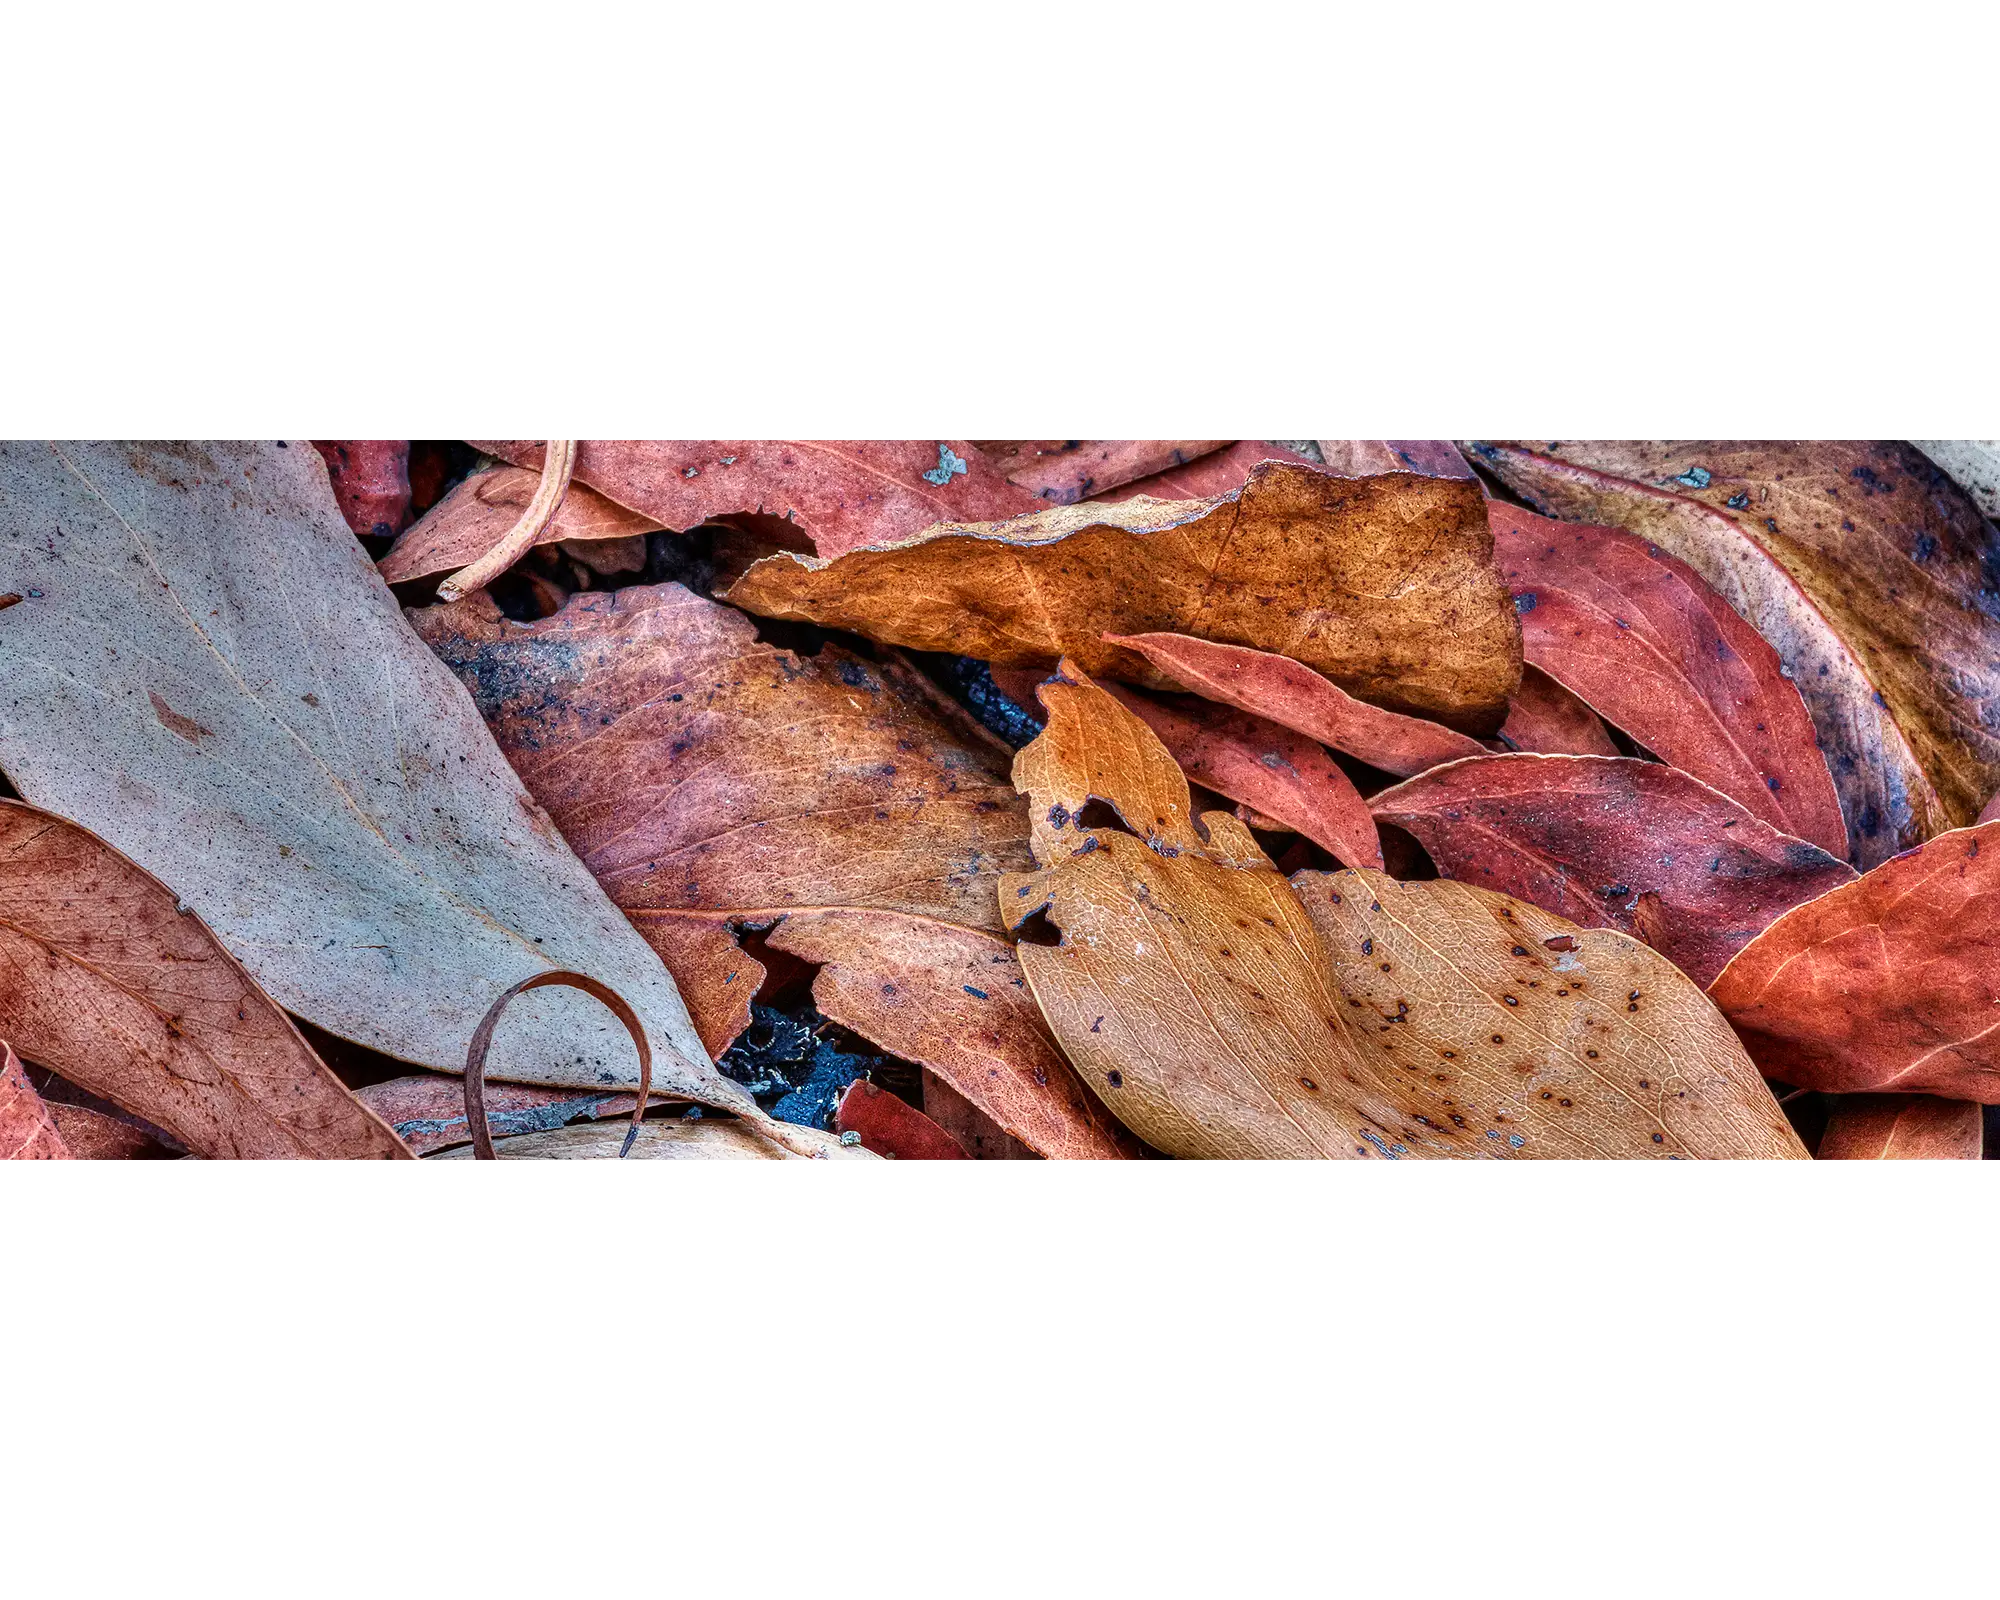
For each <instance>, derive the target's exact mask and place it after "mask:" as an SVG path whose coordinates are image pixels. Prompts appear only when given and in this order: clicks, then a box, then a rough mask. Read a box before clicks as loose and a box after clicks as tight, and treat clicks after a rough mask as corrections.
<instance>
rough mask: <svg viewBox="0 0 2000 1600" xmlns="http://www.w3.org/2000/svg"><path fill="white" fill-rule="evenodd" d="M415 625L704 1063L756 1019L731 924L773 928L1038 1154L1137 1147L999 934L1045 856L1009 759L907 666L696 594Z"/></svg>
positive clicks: (859, 1028)
mask: <svg viewBox="0 0 2000 1600" xmlns="http://www.w3.org/2000/svg"><path fill="white" fill-rule="evenodd" d="M412 620H413V622H414V623H415V625H416V628H417V630H418V632H419V633H420V634H422V636H423V637H424V638H425V639H426V640H427V641H428V642H429V643H430V644H431V645H432V646H433V648H435V649H436V650H437V651H438V653H439V654H440V655H441V656H442V657H443V658H444V659H445V660H446V661H447V662H448V663H449V664H450V665H451V666H452V668H453V669H454V670H455V671H457V672H458V673H459V674H460V675H461V676H462V677H463V678H464V680H465V682H466V684H467V685H468V686H469V687H470V688H471V689H472V691H473V693H474V696H475V698H476V699H477V700H478V702H479V705H480V709H481V710H482V711H483V712H484V713H485V715H486V717H487V719H488V722H489V724H490V726H491V727H492V729H493V732H494V735H495V737H497V738H498V739H499V741H500V745H501V748H502V749H503V750H505V751H506V752H507V754H508V756H509V758H510V759H511V760H513V761H514V763H515V764H516V766H517V768H518V770H519V771H520V774H521V776H522V778H523V780H524V781H525V782H526V783H527V785H528V788H529V790H530V792H532V793H533V794H534V795H535V797H536V799H537V800H538V801H539V802H540V803H541V804H542V805H544V806H546V807H547V808H548V810H549V812H550V813H551V814H552V815H553V816H554V817H555V819H556V821H557V823H558V824H559V825H560V826H561V828H562V830H563V832H564V834H565V835H566V836H567V837H568V838H569V839H570V840H571V841H572V842H573V843H574V845H575V846H576V849H577V851H578V853H579V854H580V855H581V856H582V857H583V859H584V861H585V862H586V864H587V865H588V866H589V867H590V869H591V871H592V872H594V873H595V874H596V875H597V878H598V880H599V882H601V883H602V884H603V885H604V887H605V889H606V890H608V891H609V893H610V894H611V897H612V898H613V900H615V901H616V902H617V903H618V904H619V905H620V906H621V907H622V908H623V909H624V910H625V912H626V914H627V915H628V916H629V917H630V918H631V919H632V921H633V922H634V923H635V924H636V925H637V926H638V927H639V929H640V931H641V932H643V933H644V934H645V936H646V937H647V938H648V939H649V940H650V941H652V943H653V945H654V948H655V949H657V950H658V951H659V952H660V955H661V957H662V959H664V960H665V961H666V963H667V965H668V966H669V968H670V969H671V970H672V971H673V972H674V974H675V976H676V978H677V979H678V980H679V981H680V983H681V985H682V989H683V993H684V994H686V995H687V997H688V1000H689V1004H690V1007H691V1009H692V1010H693V1012H694V1014H695V1017H696V1020H697V1022H698V1024H699V1025H700V1027H701V1030H702V1037H703V1040H704V1042H705V1043H706V1044H707V1046H708V1048H709V1049H710V1050H711V1051H713V1052H714V1053H716V1054H720V1053H721V1051H722V1049H723V1048H724V1047H726V1046H727V1044H728V1043H729V1041H730V1040H731V1039H733V1038H735V1036H736V1035H737V1034H738V1033H739V1032H741V1031H742V1029H743V1028H745V1027H747V1026H748V1025H749V1021H750V1001H751V999H752V998H753V997H754V996H755V994H756V992H757V988H758V985H759V984H760V983H761V982H762V980H763V977H764V971H763V967H762V965H761V964H760V963H759V962H758V961H756V960H755V959H754V958H753V957H751V956H750V955H748V954H746V953H745V952H744V951H742V950H741V949H740V948H739V947H738V945H737V943H736V939H735V935H734V932H733V929H734V928H736V927H740V926H746V925H747V926H759V927H763V926H769V925H771V924H774V923H776V924H780V926H778V927H777V928H776V929H775V930H774V931H773V932H772V934H771V935H770V939H771V942H772V943H774V944H775V945H777V947H778V948H779V949H781V950H790V951H793V952H794V953H797V954H799V955H801V956H802V958H804V959H808V960H819V961H823V962H825V963H826V965H825V967H824V969H823V970H822V971H821V973H820V975H819V978H818V979H817V981H816V983H815V986H814V995H815V998H816V1000H817V1002H818V1004H819V1005H820V1007H821V1009H822V1011H823V1013H824V1014H825V1015H827V1016H830V1017H833V1018H834V1019H835V1020H836V1021H838V1022H840V1023H841V1024H842V1025H844V1026H846V1027H849V1028H852V1029H853V1030H854V1031H855V1032H856V1033H859V1034H861V1035H863V1036H864V1037H866V1038H868V1039H870V1040H872V1041H874V1042H875V1043H876V1044H877V1045H879V1046H880V1047H882V1048H883V1049H886V1050H889V1051H891V1052H893V1053H894V1054H897V1055H899V1056H902V1057H904V1058H905V1059H907V1060H912V1061H918V1062H921V1063H922V1064H924V1065H926V1066H928V1067H930V1068H932V1069H933V1070H934V1071H937V1072H939V1073H941V1074H943V1075H945V1076H946V1077H948V1078H949V1079H951V1080H952V1081H953V1082H954V1083H956V1084H958V1085H959V1086H960V1087H961V1088H962V1089H963V1090H964V1092H965V1093H966V1094H968V1095H969V1096H970V1097H972V1098H973V1099H974V1101H975V1102H976V1103H978V1104H980V1105H981V1106H982V1108H983V1109H986V1110H987V1111H988V1112H989V1114H991V1115H993V1116H994V1117H995V1119H996V1120H998V1121H1000V1122H1001V1123H1002V1124H1003V1126H1006V1127H1007V1128H1008V1129H1009V1131H1010V1132H1013V1133H1016V1134H1017V1135H1018V1136H1019V1137H1022V1138H1024V1139H1032V1140H1034V1141H1036V1142H1037V1144H1038V1147H1039V1148H1044V1149H1047V1150H1049V1152H1050V1153H1052V1154H1057V1153H1059V1154H1064V1155H1090V1154H1095V1155H1104V1156H1109V1155H1116V1154H1118V1153H1119V1151H1118V1146H1117V1142H1116V1138H1115V1136H1114V1132H1113V1129H1112V1125H1111V1119H1110V1118H1108V1117H1105V1116H1104V1115H1103V1113H1102V1111H1101V1110H1100V1109H1099V1108H1097V1107H1095V1106H1094V1105H1093V1103H1092V1101H1091V1099H1090V1096H1089V1095H1088V1094H1087V1093H1086V1092H1085V1091H1084V1090H1083V1089H1082V1088H1081V1086H1080V1085H1078V1084H1077V1083H1076V1082H1075V1080H1074V1078H1073V1075H1071V1074H1070V1072H1069V1069H1068V1068H1067V1066H1066V1065H1065V1064H1064V1063H1063V1062H1062V1060H1061V1057H1060V1056H1059V1055H1057V1054H1056V1053H1055V1052H1054V1051H1053V1050H1052V1049H1051V1048H1050V1046H1049V1045H1048V1043H1047V1040H1046V1036H1045V1031H1044V1030H1041V1029H1040V1026H1039V1019H1038V1018H1036V1017H1035V1015H1034V1011H1033V1007H1032V1004H1031V1003H1029V1001H1028V1000H1027V997H1026V995H1025V993H1024V992H1023V991H1022V989H1021V988H1020V987H1019V985H1018V983H1017V981H1016V980H1018V979H1019V977H1020V974H1019V972H1018V970H1017V969H1016V968H1015V965H1014V958H1013V952H1012V950H1011V948H1010V947H1009V946H1008V945H1007V943H1006V942H1005V941H1004V940H1002V939H1000V938H998V937H997V934H998V933H999V931H1000V921H999V913H998V910H997V907H996V904H995V898H994V885H995V883H996V882H997V880H998V875H999V873H1000V872H1002V871H1004V870H1008V869H1011V868H1015V867H1020V866H1024V865H1026V864H1027V861H1028V855H1027V851H1026V831H1027V829H1026V819H1025V816H1024V807H1023V806H1022V804H1021V801H1020V798H1019V797H1018V796H1017V795H1016V794H1015V793H1014V790H1013V787H1012V785H1011V784H1010V783H1009V782H1008V780H1007V778H1006V775H1005V768H1004V765H1003V764H1002V757H1001V755H1000V754H999V753H998V752H996V751H995V750H993V749H992V748H990V747H988V746H985V745H975V744H973V743H971V742H970V741H969V740H967V739H964V738H961V737H960V735H959V733H958V732H957V731H956V730H955V729H954V728H953V727H952V726H951V725H950V724H948V723H947V722H946V721H945V720H944V718H943V717H942V716H941V715H940V714H939V713H938V712H937V710H935V709H934V707H933V705H932V703H931V702H930V700H929V699H928V698H927V696H926V694H925V693H923V692H921V691H919V689H918V688H917V687H916V685H915V684H914V682H913V681H912V678H911V675H910V674H907V673H905V672H904V671H902V670H901V669H900V668H897V667H895V666H893V665H888V664H880V663H873V662H866V661H862V660H860V659H859V658H857V657H855V656H852V655H850V654H848V653H847V652H846V651H844V650H841V649H839V648H838V647H837V646H831V645H830V646H828V647H826V648H825V649H824V650H822V651H821V652H820V654H819V655H817V656H813V657H808V658H800V657H797V656H794V655H793V654H792V653H791V652H789V651H784V650H777V649H774V648H772V647H771V646H769V645H765V644H760V643H758V641H757V637H756V630H755V628H754V626H753V625H752V624H751V622H750V620H749V619H748V618H747V617H745V616H743V615H742V614H741V613H739V612H735V611H732V610H730V609H729V608H728V607H726V606H719V605H716V604H715V603H714V602H712V601H709V600H705V599H702V598H701V597H700V596H698V595H695V594H692V593H690V592H689V591H688V590H686V589H684V588H682V587H681V586H679V585H678V584H666V585H659V586H653V587H647V586H635V587H632V588H627V589H620V590H617V591H615V592H613V593H610V594H582V595H577V596H576V597H574V598H573V599H572V600H571V601H570V602H569V603H568V604H567V605H566V606H565V607H564V609H563V610H562V611H561V612H560V613H558V614H557V615H556V616H554V617H551V618H548V619H546V620H544V621H541V622H534V623H514V622H508V621H506V620H505V619H503V618H502V617H501V616H500V615H499V613H498V612H497V610H496V609H495V608H494V607H493V605H492V603H491V602H490V601H488V600H486V599H484V598H483V597H477V596H475V597H473V598H472V599H470V600H467V601H465V602H462V603H461V604H459V605H457V606H452V607H435V608H431V609H429V610H425V611H420V612H415V613H413V614H412ZM954 974H956V976H953V975H954ZM885 985H888V986H889V987H888V988H887V989H885V987H884V986H885ZM973 991H980V992H979V993H974V992H973Z"/></svg>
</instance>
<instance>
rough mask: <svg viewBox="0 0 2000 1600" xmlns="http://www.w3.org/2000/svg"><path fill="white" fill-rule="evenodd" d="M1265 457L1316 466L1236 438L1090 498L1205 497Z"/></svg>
mask: <svg viewBox="0 0 2000 1600" xmlns="http://www.w3.org/2000/svg"><path fill="white" fill-rule="evenodd" d="M1264 461H1290V462H1293V463H1295V464H1297V465H1300V466H1307V467H1313V468H1315V469H1317V467H1318V463H1317V462H1315V461H1314V460H1313V459H1312V457H1310V456H1302V455H1300V454H1299V453H1298V452H1297V451H1296V450H1287V449H1286V448H1285V447H1284V446H1283V445H1276V444H1271V443H1269V442H1267V441H1265V440H1262V439H1238V440H1237V441H1236V442H1235V443H1234V444H1232V445H1230V446H1229V447H1228V448H1227V449H1226V450H1215V451H1211V452H1210V453H1209V454H1207V455H1205V456H1197V457H1196V458H1195V459H1194V460H1192V461H1189V462H1187V463H1185V464H1184V465H1181V466H1178V467H1168V468H1167V469H1165V470H1164V471H1161V472H1156V473H1154V474H1153V475H1152V476H1151V477H1149V478H1138V479H1135V480H1134V481H1133V482H1131V483H1128V484H1125V485H1124V486H1123V487H1121V488H1118V489H1114V490H1113V491H1112V492H1111V493H1109V494H1102V493H1100V494H1097V495H1094V496H1092V498H1093V499H1097V500H1106V501H1112V502H1117V501H1122V500H1130V499H1133V498H1135V497H1136V496H1138V495H1148V496H1150V497H1151V498H1153V499H1155V500H1206V499H1209V498H1210V497H1211V496H1214V495H1218V494H1228V493H1229V492H1230V491H1232V490H1235V489H1240V488H1242V487H1243V485H1244V483H1245V482H1246V481H1247V480H1248V479H1249V477H1250V469H1251V468H1252V467H1254V466H1256V465H1258V463H1260V462H1264Z"/></svg>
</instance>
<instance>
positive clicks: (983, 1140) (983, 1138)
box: [919, 1011, 1145, 1161]
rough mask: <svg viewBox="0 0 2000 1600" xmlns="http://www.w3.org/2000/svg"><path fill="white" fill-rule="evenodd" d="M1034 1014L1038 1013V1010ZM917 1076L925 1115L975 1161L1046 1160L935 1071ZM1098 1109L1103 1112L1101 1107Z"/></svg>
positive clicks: (1140, 1147) (1126, 1136) (1136, 1143)
mask: <svg viewBox="0 0 2000 1600" xmlns="http://www.w3.org/2000/svg"><path fill="white" fill-rule="evenodd" d="M1036 1015H1037V1016H1039V1015H1040V1012H1039V1011H1038V1012H1037V1013H1036ZM919 1075H920V1076H921V1077H922V1079H923V1085H924V1115H925V1116H927V1117H929V1118H930V1119H931V1121H933V1122H935V1123H936V1124H937V1125H938V1126H939V1127H940V1128H942V1129H944V1131H945V1132H946V1133H948V1134H949V1135H950V1136H951V1137H952V1138H953V1139H955V1140H957V1141H958V1147H959V1148H960V1149H961V1150H963V1151H964V1152H965V1153H966V1154H967V1155H969V1156H970V1157H972V1159H973V1160H974V1161H1041V1160H1044V1159H1046V1158H1045V1157H1044V1156H1043V1155H1042V1153H1041V1152H1040V1151H1038V1150H1032V1149H1030V1148H1029V1147H1028V1146H1027V1145H1025V1144H1023V1143H1022V1142H1021V1141H1020V1140H1019V1139H1016V1138H1015V1137H1014V1136H1013V1135H1012V1134H1011V1133H1008V1132H1007V1131H1006V1130H1005V1129H1004V1128H1002V1127H1001V1126H1000V1124H999V1123H997V1122H995V1121H994V1120H993V1119H992V1118H991V1117H989V1116H987V1114H986V1113H985V1112H983V1111H981V1110H980V1109H979V1107H977V1106H976V1105H974V1104H973V1103H972V1102H971V1101H970V1100H968V1099H966V1098H965V1096H964V1095H962V1094H960V1093H959V1092H958V1091H957V1090H956V1089H954V1088H953V1087H952V1086H951V1085H950V1084H948V1083H946V1082H945V1081H944V1079H942V1078H940V1077H939V1076H938V1075H937V1074H936V1073H935V1072H932V1071H930V1070H929V1069H928V1068H926V1069H924V1070H923V1071H922V1072H921V1073H920V1074H919ZM1093 1098H1094V1097H1093ZM1099 1109H1100V1111H1102V1108H1101V1107H1100V1108H1099ZM1103 1115H1104V1117H1105V1118H1106V1119H1107V1120H1108V1121H1111V1122H1114V1123H1115V1122H1116V1121H1117V1119H1116V1118H1115V1117H1113V1116H1112V1115H1111V1113H1110V1112H1108V1111H1104V1112H1103ZM1118 1132H1119V1136H1120V1137H1121V1138H1124V1139H1126V1140H1128V1141H1130V1142H1131V1144H1132V1146H1133V1148H1134V1149H1135V1150H1137V1151H1139V1152H1140V1153H1141V1154H1143V1153H1144V1149H1145V1147H1144V1146H1143V1145H1141V1144H1140V1143H1139V1141H1138V1140H1136V1139H1133V1138H1132V1136H1131V1135H1130V1134H1129V1133H1126V1132H1125V1130H1124V1128H1123V1127H1122V1126H1121V1127H1120V1128H1119V1130H1118Z"/></svg>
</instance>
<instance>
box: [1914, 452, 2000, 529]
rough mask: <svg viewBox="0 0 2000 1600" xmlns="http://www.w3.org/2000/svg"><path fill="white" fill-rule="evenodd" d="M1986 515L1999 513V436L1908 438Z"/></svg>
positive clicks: (1998, 514) (1994, 515) (1998, 515)
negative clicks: (1986, 437)
mask: <svg viewBox="0 0 2000 1600" xmlns="http://www.w3.org/2000/svg"><path fill="white" fill-rule="evenodd" d="M1910 443H1912V444H1914V445H1915V446H1916V447H1917V448H1918V449H1919V450H1921V451H1923V453H1924V454H1925V455H1927V456H1929V457H1930V458H1931V460H1933V461H1935V462H1936V463H1937V464H1938V465H1939V466H1941V467H1943V468H1944V470H1945V471H1946V472H1948V473H1950V474H1951V479H1952V482H1954V483H1956V484H1957V485H1958V486H1959V487H1960V488H1961V489H1963V490H1964V491H1965V492H1966V493H1967V494H1969V495H1970V496H1972V503H1973V504H1974V505H1976V506H1978V507H1979V509H1980V510H1981V511H1983V512H1985V513H1986V515H1987V516H1989V517H2000V439H1912V440H1911V441H1910Z"/></svg>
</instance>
